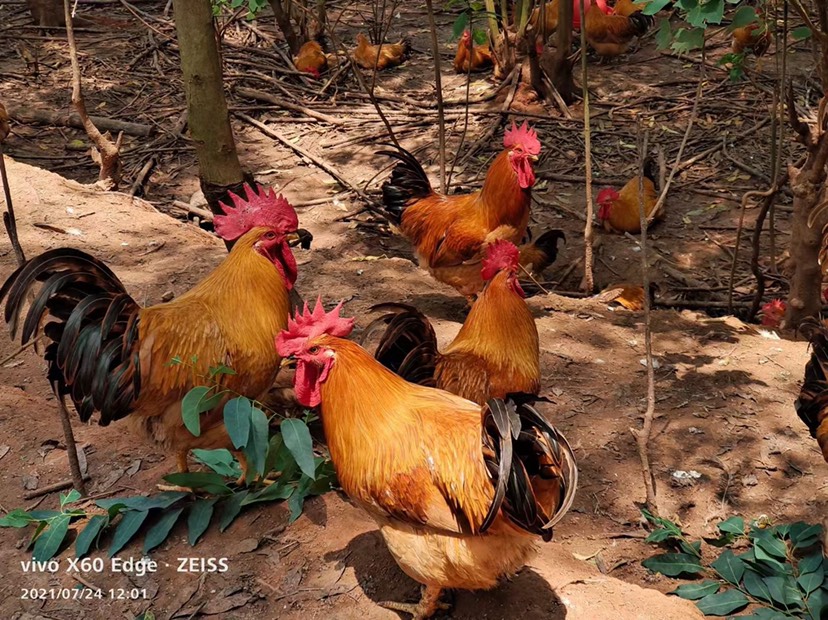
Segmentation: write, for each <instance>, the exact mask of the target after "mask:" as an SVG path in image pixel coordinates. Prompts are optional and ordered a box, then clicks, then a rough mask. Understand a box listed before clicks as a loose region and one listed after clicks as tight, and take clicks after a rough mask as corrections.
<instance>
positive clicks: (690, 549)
mask: <svg viewBox="0 0 828 620" xmlns="http://www.w3.org/2000/svg"><path fill="white" fill-rule="evenodd" d="M679 547H681V550H682V551H683V552H684V553H687V554H690V555H693V556H695V557H697V558H701V541H700V540H696V541H694V542H691V543H688V542H687V541H684V540H679Z"/></svg>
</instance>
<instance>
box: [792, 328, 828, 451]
mask: <svg viewBox="0 0 828 620" xmlns="http://www.w3.org/2000/svg"><path fill="white" fill-rule="evenodd" d="M800 329H802V330H803V332H805V333H806V334H807V335H808V339H809V340H810V341H811V349H812V351H811V359H810V361H809V362H808V364H807V365H806V366H805V381H804V383H803V384H802V390H801V391H800V393H799V398H798V399H797V400H796V404H795V407H796V413H797V414H798V415H799V417H800V419H801V420H802V421H803V422H805V424H806V425H807V427H808V430H809V431H811V436H812V437H814V438H815V439H816V440H817V442H818V443H819V447H820V450H821V451H822V456H823V458H824V459H825V461H826V462H828V375H826V372H828V327H826V325H825V323H821V322H819V321H817V320H816V319H806V321H804V322H803V324H802V327H801V328H800Z"/></svg>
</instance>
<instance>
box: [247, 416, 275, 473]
mask: <svg viewBox="0 0 828 620" xmlns="http://www.w3.org/2000/svg"><path fill="white" fill-rule="evenodd" d="M268 444H269V429H268V422H267V416H266V415H265V414H264V412H263V411H262V410H261V409H259V408H258V407H255V408H253V409H252V410H251V415H250V437H249V439H248V440H247V446H246V447H245V449H244V453H245V455H247V461H248V464H249V467H248V472H247V473H248V479H249V480H252V479H253V478H254V477H255V474H259V475H261V476H264V475H265V474H266V473H267V472H265V468H264V467H265V458H266V457H267V448H268Z"/></svg>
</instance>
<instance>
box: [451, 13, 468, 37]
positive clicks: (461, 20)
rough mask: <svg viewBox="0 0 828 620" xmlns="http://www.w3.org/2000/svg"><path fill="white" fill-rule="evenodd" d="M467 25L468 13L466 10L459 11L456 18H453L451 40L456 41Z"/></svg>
mask: <svg viewBox="0 0 828 620" xmlns="http://www.w3.org/2000/svg"><path fill="white" fill-rule="evenodd" d="M468 25H469V14H468V12H466V11H463V12H462V13H460V15H458V16H457V19H456V20H454V25H453V26H452V27H451V40H452V41H456V40H457V39H459V38H460V37H461V36H462V35H463V31H464V30H465V29H466V27H467V26H468Z"/></svg>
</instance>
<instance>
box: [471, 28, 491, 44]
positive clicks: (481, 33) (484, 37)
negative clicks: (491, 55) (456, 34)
mask: <svg viewBox="0 0 828 620" xmlns="http://www.w3.org/2000/svg"><path fill="white" fill-rule="evenodd" d="M472 39H473V40H474V44H475V45H485V44H486V43H488V42H489V35H488V34H486V31H485V30H478V29H477V28H475V29H474V34H472Z"/></svg>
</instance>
